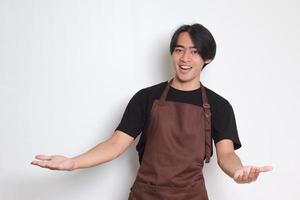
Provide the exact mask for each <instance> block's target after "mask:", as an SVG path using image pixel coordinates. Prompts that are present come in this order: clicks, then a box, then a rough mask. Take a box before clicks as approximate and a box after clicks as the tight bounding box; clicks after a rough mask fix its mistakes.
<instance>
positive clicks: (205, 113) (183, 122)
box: [128, 79, 211, 200]
mask: <svg viewBox="0 0 300 200" xmlns="http://www.w3.org/2000/svg"><path fill="white" fill-rule="evenodd" d="M172 80H173V79H172ZM172 80H171V81H170V82H169V83H168V85H167V87H166V88H165V89H164V92H163V93H162V95H161V97H160V99H159V100H154V102H153V105H152V109H151V113H150V118H149V123H148V126H147V128H146V135H147V140H146V145H145V151H144V155H143V159H142V163H141V166H140V168H139V171H138V174H137V177H136V179H135V182H134V184H133V186H132V188H131V192H130V194H129V198H128V199H129V200H208V196H207V192H206V188H205V183H204V178H203V174H202V168H203V161H204V159H206V162H209V159H210V156H211V112H210V105H209V104H208V101H207V96H206V92H205V89H204V87H203V85H202V84H201V82H200V86H201V94H202V99H203V107H200V106H196V105H192V104H187V103H180V102H174V101H166V97H167V94H168V91H169V88H170V84H171V83H172Z"/></svg>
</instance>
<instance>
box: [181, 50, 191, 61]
mask: <svg viewBox="0 0 300 200" xmlns="http://www.w3.org/2000/svg"><path fill="white" fill-rule="evenodd" d="M190 59H191V55H190V53H189V51H187V50H184V51H183V53H182V55H181V57H180V60H181V61H183V62H188V61H190Z"/></svg>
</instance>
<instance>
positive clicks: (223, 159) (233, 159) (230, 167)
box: [218, 152, 243, 178]
mask: <svg viewBox="0 0 300 200" xmlns="http://www.w3.org/2000/svg"><path fill="white" fill-rule="evenodd" d="M218 164H219V166H220V168H221V169H222V170H223V171H224V172H225V173H226V174H227V175H228V176H230V177H231V178H233V176H234V173H235V172H236V170H237V169H239V168H241V167H242V166H243V164H242V162H241V160H240V158H239V157H238V156H237V155H236V154H235V153H234V152H230V153H224V154H222V155H221V156H219V158H218Z"/></svg>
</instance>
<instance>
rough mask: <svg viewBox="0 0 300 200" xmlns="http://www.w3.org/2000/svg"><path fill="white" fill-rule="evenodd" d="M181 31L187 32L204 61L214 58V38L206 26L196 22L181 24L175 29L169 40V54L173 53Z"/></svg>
mask: <svg viewBox="0 0 300 200" xmlns="http://www.w3.org/2000/svg"><path fill="white" fill-rule="evenodd" d="M182 32H187V33H188V34H189V35H190V37H191V39H192V41H193V43H194V45H195V47H196V49H197V51H198V53H199V55H200V56H201V58H202V59H203V60H204V61H207V60H213V59H214V57H215V55H216V42H215V39H214V37H213V36H212V34H211V33H210V32H209V30H208V29H207V28H205V27H204V26H203V25H201V24H197V23H196V24H192V25H182V26H180V27H179V28H178V29H177V30H176V31H175V33H174V34H173V36H172V39H171V42H170V53H171V54H173V51H174V49H175V47H176V45H177V40H178V37H179V35H180V33H182ZM207 64H208V63H206V64H204V65H203V68H204V67H205V66H206V65H207ZM203 68H202V69H203Z"/></svg>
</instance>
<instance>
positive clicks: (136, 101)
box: [115, 89, 147, 139]
mask: <svg viewBox="0 0 300 200" xmlns="http://www.w3.org/2000/svg"><path fill="white" fill-rule="evenodd" d="M146 103H147V97H146V93H145V90H144V89H142V90H140V91H138V92H137V93H136V94H135V95H134V96H133V97H132V98H131V99H130V101H129V103H128V104H127V107H126V109H125V112H124V114H123V116H122V119H121V122H120V123H119V125H118V126H117V128H116V129H115V130H120V131H122V132H124V133H126V134H128V135H130V136H132V137H133V138H134V139H135V138H136V137H137V136H138V135H139V134H140V133H141V131H142V130H143V127H144V124H145V118H146Z"/></svg>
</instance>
